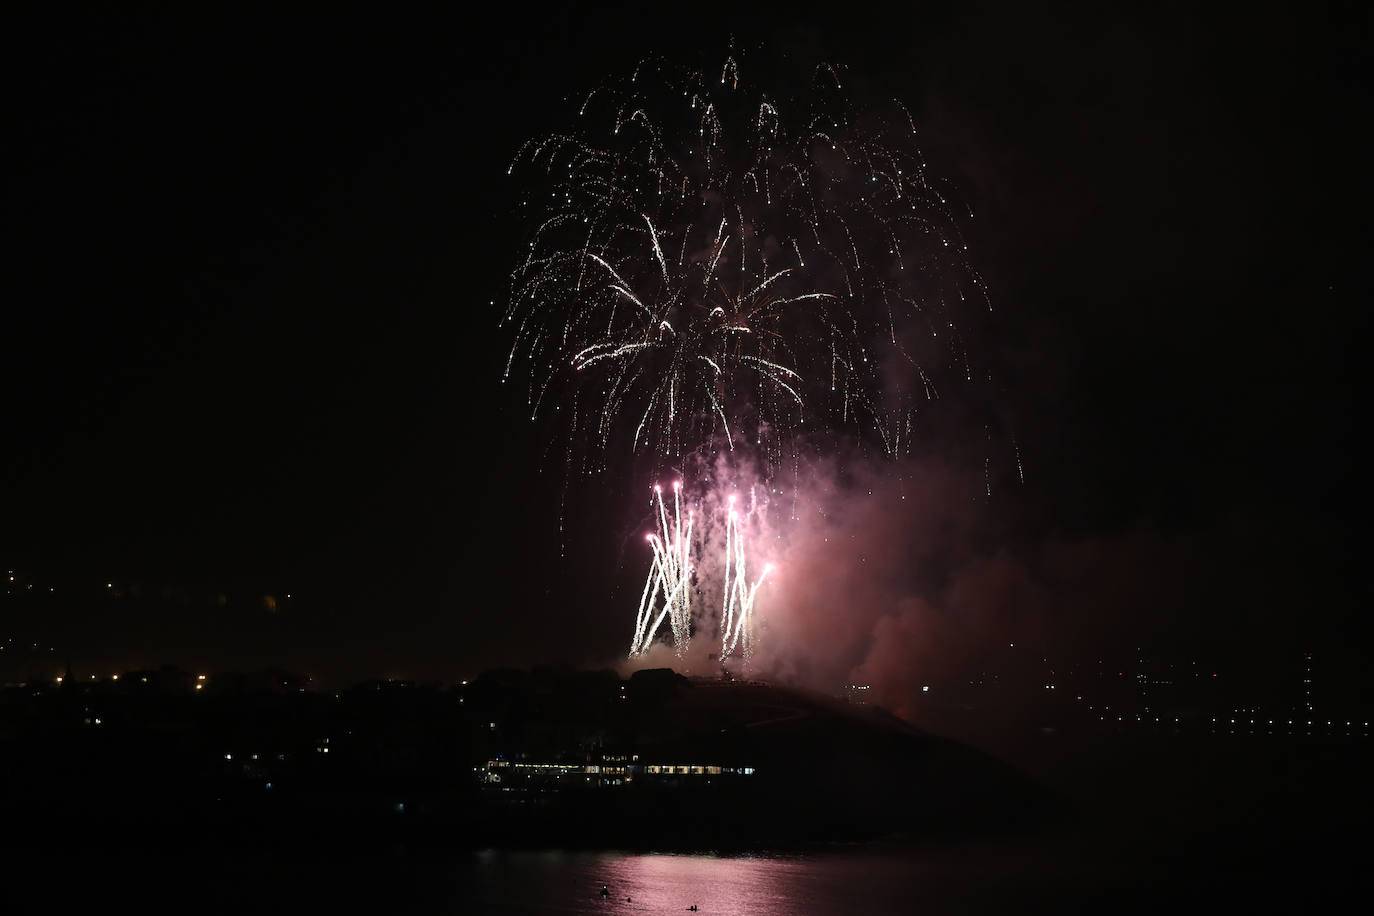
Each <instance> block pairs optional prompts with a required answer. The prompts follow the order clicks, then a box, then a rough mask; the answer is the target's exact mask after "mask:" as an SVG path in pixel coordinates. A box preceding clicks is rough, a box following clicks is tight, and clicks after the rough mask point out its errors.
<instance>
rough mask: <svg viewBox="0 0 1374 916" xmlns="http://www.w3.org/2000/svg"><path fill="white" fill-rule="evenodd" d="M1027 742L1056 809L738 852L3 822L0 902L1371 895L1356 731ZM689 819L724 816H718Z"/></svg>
mask: <svg viewBox="0 0 1374 916" xmlns="http://www.w3.org/2000/svg"><path fill="white" fill-rule="evenodd" d="M1043 751H1044V753H1043V754H1041V756H1039V757H1036V756H1034V755H1031V754H1029V753H1028V754H1027V755H1025V760H1026V761H1028V765H1029V766H1030V768H1031V769H1032V770H1033V771H1034V772H1035V775H1036V776H1037V777H1039V778H1041V780H1042V781H1043V782H1045V783H1046V784H1050V785H1053V786H1054V787H1055V788H1056V789H1057V790H1074V793H1073V794H1074V800H1075V803H1076V804H1077V805H1078V808H1079V814H1078V816H1076V817H1074V818H1072V819H1070V820H1067V821H1062V822H1058V823H1053V824H1045V825H1042V826H1040V827H1038V828H1034V829H1027V830H1023V831H1022V832H1019V833H1013V834H1003V835H997V836H993V835H983V836H957V835H949V834H943V835H939V836H926V837H922V838H892V839H887V840H884V841H881V842H872V843H865V844H862V845H834V846H810V847H804V848H798V849H792V850H760V851H756V852H753V853H750V854H713V853H711V852H710V851H700V852H696V853H692V854H684V853H672V852H667V851H663V852H655V851H646V850H645V844H651V845H650V848H652V846H656V845H658V840H656V839H655V840H649V839H647V838H638V837H633V836H628V837H626V842H625V845H626V846H627V847H634V846H639V847H640V848H639V849H638V850H636V851H625V850H622V851H616V850H606V851H574V850H576V849H577V847H578V846H580V845H583V844H582V843H581V842H580V838H579V837H577V836H569V837H567V838H566V842H561V843H556V844H554V845H558V846H561V847H563V848H562V849H547V848H545V849H534V850H510V849H505V850H502V849H483V848H481V838H480V837H471V836H468V837H456V838H453V839H452V841H451V842H450V841H449V840H447V839H444V838H440V841H438V842H435V841H434V838H432V837H431V838H430V839H428V840H426V841H424V842H415V841H414V840H413V839H412V838H408V837H407V836H405V835H404V833H403V832H402V831H399V830H398V831H395V832H393V831H391V830H390V829H370V830H369V831H367V832H365V833H357V834H350V835H348V836H347V837H341V836H339V835H337V834H332V833H331V831H330V829H329V828H328V827H325V826H324V825H319V826H314V825H310V824H306V825H304V826H302V825H300V824H295V825H293V826H292V827H291V828H289V829H286V828H283V829H273V828H264V829H263V830H262V831H261V833H260V834H250V835H237V836H235V837H233V838H225V837H216V836H214V835H213V831H210V830H207V831H196V830H188V831H185V832H184V833H182V832H178V833H177V834H176V835H167V836H163V837H160V838H158V839H157V841H156V842H154V843H152V844H149V843H148V842H147V841H146V838H145V839H144V840H141V841H132V840H130V839H129V838H128V837H126V836H125V835H123V833H122V832H121V830H120V829H119V827H118V825H108V824H106V825H103V826H102V827H100V828H99V829H98V831H97V830H95V829H94V828H92V827H91V826H90V825H87V824H82V823H80V822H78V821H71V822H63V823H57V824H49V825H46V827H47V829H45V830H43V831H42V833H41V835H38V834H31V833H28V832H27V831H25V830H24V829H23V828H22V827H19V826H18V825H9V826H10V828H11V829H9V830H8V831H6V836H7V843H6V848H5V850H4V851H5V855H4V857H3V860H0V861H2V862H3V866H4V868H2V869H0V873H3V877H4V897H3V900H0V912H30V911H36V909H35V907H41V908H43V909H44V910H45V911H46V910H52V909H57V910H61V911H64V912H76V911H80V910H96V909H98V910H99V911H102V912H107V911H108V912H113V911H125V910H127V909H128V908H129V907H130V906H131V905H132V906H133V907H134V908H135V911H139V912H149V913H151V912H196V913H206V912H234V913H268V912H291V913H332V912H349V913H354V912H357V913H384V914H391V913H412V912H414V913H427V914H446V913H491V914H503V913H504V914H525V913H529V914H536V913H569V914H581V913H596V914H605V913H681V912H688V911H689V910H688V907H690V906H692V905H696V906H697V908H698V909H697V912H700V913H715V914H756V916H774V914H797V913H805V914H812V916H836V914H848V913H863V914H887V913H893V914H898V913H901V914H905V913H913V914H930V916H939V914H955V913H1103V914H1106V913H1112V914H1119V913H1194V912H1202V913H1207V912H1213V913H1245V914H1253V913H1271V912H1272V913H1328V912H1332V913H1336V912H1340V913H1343V912H1363V911H1364V910H1365V908H1366V907H1367V904H1368V903H1369V899H1368V898H1369V897H1370V896H1371V893H1370V884H1369V881H1368V880H1367V878H1366V874H1367V871H1368V869H1367V859H1368V858H1369V851H1370V849H1371V844H1370V840H1369V833H1370V828H1371V817H1370V815H1371V807H1370V804H1369V800H1370V790H1369V786H1370V774H1371V772H1374V767H1371V754H1370V745H1369V742H1368V741H1366V740H1363V739H1361V740H1356V741H1350V742H1344V743H1339V742H1338V743H1327V744H1321V745H1312V744H1305V743H1294V742H1287V741H1285V742H1282V743H1279V742H1254V741H1248V740H1242V739H1236V740H1229V739H1226V740H1223V739H1215V740H1213V739H1208V740H1205V741H1201V742H1199V741H1196V740H1186V741H1185V740H1181V739H1180V740H1174V739H1169V738H1166V737H1149V738H1145V739H1139V740H1136V739H1128V738H1125V737H1120V736H1113V737H1108V738H1104V739H1102V740H1100V741H1075V742H1073V743H1063V744H1049V745H1047V746H1046V747H1045V748H1044V749H1043ZM931 791H940V787H939V786H937V785H933V786H931ZM698 816H700V817H703V818H718V819H720V820H721V822H722V823H724V824H727V825H728V824H729V823H730V817H731V813H730V811H729V810H710V809H707V810H702V811H700V812H699V815H698ZM665 826H666V827H668V828H669V829H668V830H666V832H665V834H664V835H669V836H671V834H672V831H671V829H670V828H671V825H665ZM602 885H606V886H607V889H608V891H609V894H608V896H607V897H606V898H602V897H601V895H600V889H601V887H602ZM626 898H630V899H629V900H627V899H626ZM1355 901H1359V902H1358V904H1355V903H1354V902H1355ZM1352 904H1354V905H1353V906H1352ZM11 905H13V906H11Z"/></svg>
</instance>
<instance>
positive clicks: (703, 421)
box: [503, 57, 987, 473]
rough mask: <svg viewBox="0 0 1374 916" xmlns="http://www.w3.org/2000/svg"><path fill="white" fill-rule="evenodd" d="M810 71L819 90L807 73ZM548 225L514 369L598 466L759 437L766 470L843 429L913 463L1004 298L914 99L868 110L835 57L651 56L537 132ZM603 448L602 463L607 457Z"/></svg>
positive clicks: (537, 175) (536, 217) (513, 303)
mask: <svg viewBox="0 0 1374 916" xmlns="http://www.w3.org/2000/svg"><path fill="white" fill-rule="evenodd" d="M804 82H806V81H804ZM511 171H512V173H515V172H518V173H519V174H520V175H521V176H522V179H525V180H526V181H527V186H528V196H527V197H526V199H525V201H524V203H523V206H524V207H525V208H526V210H527V212H528V213H529V215H530V216H529V219H530V225H531V226H532V233H531V236H530V238H529V240H528V245H527V247H526V249H525V251H524V256H523V258H522V260H521V261H520V263H519V264H518V266H517V267H516V268H515V270H514V271H513V272H512V275H511V294H510V300H509V302H508V304H507V307H506V310H505V314H504V317H503V324H504V325H506V326H507V327H508V328H509V329H510V331H511V333H512V335H513V341H512V346H511V349H510V352H509V356H508V358H507V361H506V369H505V377H506V378H507V379H511V380H523V381H524V382H526V383H527V384H528V407H529V411H530V416H531V419H536V418H538V417H540V416H544V417H548V418H550V419H553V420H555V421H556V424H557V425H558V426H560V427H561V429H560V430H559V435H560V436H561V437H562V438H564V439H565V440H566V442H567V444H568V449H569V461H570V462H571V461H572V459H573V456H579V457H578V461H579V462H580V463H581V466H583V467H585V468H586V469H587V470H588V471H592V470H596V469H599V468H601V467H604V466H605V456H606V455H607V454H608V452H609V451H610V450H611V449H612V447H613V446H614V445H616V444H617V443H624V444H627V445H628V447H629V450H630V451H631V452H635V453H639V454H647V455H649V456H651V458H652V461H653V462H654V464H655V465H656V469H657V467H661V466H662V465H664V464H666V463H668V462H672V461H676V460H679V459H680V458H681V457H682V456H684V455H687V454H690V453H694V452H701V451H703V450H718V449H727V450H733V449H740V448H745V449H748V450H751V451H753V452H755V453H757V454H758V456H759V458H760V460H761V467H762V468H763V469H764V471H765V473H766V472H767V471H768V469H770V468H772V467H776V466H778V465H779V464H780V463H781V462H783V461H784V460H785V459H787V458H788V457H795V456H796V455H797V452H798V450H799V448H800V447H801V446H802V443H803V442H810V443H813V444H814V445H816V446H820V445H822V444H824V442H825V441H826V440H829V439H833V438H835V437H837V436H840V435H849V436H852V437H853V438H855V439H856V440H858V441H861V442H867V443H871V444H873V445H874V446H876V447H877V448H878V449H880V450H881V452H882V453H884V454H887V455H891V456H898V455H902V454H905V453H907V452H908V451H909V449H910V447H911V442H912V437H913V430H914V427H915V423H916V415H917V412H918V410H919V409H920V407H921V406H922V405H923V404H924V403H925V402H927V401H930V400H933V399H935V398H938V397H939V396H940V392H941V386H942V385H943V384H944V383H945V381H946V380H948V379H949V378H955V379H959V380H962V381H973V380H974V379H975V376H976V371H975V368H974V367H973V366H972V365H971V364H970V359H969V353H968V348H967V347H966V345H965V341H964V335H963V333H962V331H961V324H960V319H961V318H962V317H963V315H964V314H965V313H967V312H969V311H970V310H971V309H972V308H973V307H974V306H975V305H976V306H978V307H981V308H984V309H986V305H987V299H986V297H985V295H984V293H983V290H982V284H981V281H980V280H979V278H978V276H977V275H976V274H975V273H974V272H973V270H972V269H971V268H970V267H969V265H968V263H967V261H966V260H965V258H964V251H965V246H964V243H963V241H962V238H961V236H960V234H959V232H958V230H957V227H956V225H955V220H954V218H953V214H952V207H951V205H950V203H949V201H948V200H947V199H946V197H945V195H944V194H943V193H942V192H941V191H940V190H939V189H938V187H937V186H936V185H935V184H934V183H933V182H932V181H931V180H929V178H928V177H927V174H926V168H925V161H924V159H923V157H922V155H921V151H920V149H919V148H918V146H917V145H916V136H915V127H914V124H913V123H912V120H911V118H910V116H909V114H908V113H907V111H906V109H905V108H903V107H902V106H901V105H900V104H898V103H892V104H889V105H885V106H878V107H875V108H872V109H864V110H860V109H859V108H857V107H856V106H855V105H853V104H851V102H850V100H849V98H848V95H847V94H846V91H845V88H844V86H843V85H842V81H841V79H840V76H839V72H838V71H837V69H836V68H834V67H831V66H826V65H823V66H821V67H819V68H817V69H816V71H815V73H814V74H813V76H812V78H811V79H810V80H809V86H804V87H803V89H802V91H800V92H799V93H796V94H795V95H783V94H768V93H765V92H762V91H759V90H754V89H750V88H748V87H747V86H745V85H743V84H741V82H740V80H739V67H738V65H737V62H736V61H735V59H734V58H733V57H731V58H729V59H727V60H726V61H725V63H724V65H723V67H722V68H721V69H720V70H719V71H711V72H709V73H708V72H704V71H697V70H690V69H684V68H679V67H675V66H671V65H669V64H667V63H665V62H661V61H645V62H642V63H641V64H640V65H639V66H638V67H637V68H636V69H635V71H634V72H633V74H631V75H630V76H629V77H628V78H626V79H624V80H621V81H618V82H608V83H606V84H604V85H602V86H600V87H598V88H597V89H595V90H594V91H592V92H591V93H590V94H588V95H587V96H586V97H585V98H584V99H583V101H582V103H581V105H580V106H579V108H578V111H577V117H576V118H575V119H574V121H573V123H572V124H571V125H570V126H569V127H568V128H567V129H565V130H562V131H559V132H556V133H553V134H550V135H548V136H545V137H541V138H536V139H533V140H530V141H528V142H527V143H526V144H525V145H524V146H523V147H522V148H521V150H520V152H519V153H518V155H517V156H516V158H515V161H514V162H513V163H512V166H511ZM597 456H600V457H597Z"/></svg>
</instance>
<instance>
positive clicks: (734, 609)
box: [720, 496, 773, 664]
mask: <svg viewBox="0 0 1374 916" xmlns="http://www.w3.org/2000/svg"><path fill="white" fill-rule="evenodd" d="M772 570H773V566H772V564H771V563H770V564H767V565H765V566H764V567H763V574H762V575H760V576H759V577H758V579H757V580H756V581H755V582H754V584H753V585H750V584H749V576H748V573H747V572H746V569H745V557H744V534H743V532H742V531H741V530H740V525H739V513H738V512H737V511H736V510H735V497H733V496H731V497H730V508H729V511H728V514H727V516H726V520H725V596H724V601H723V604H722V607H721V618H720V620H721V641H720V660H721V664H724V663H725V660H726V659H727V658H729V657H730V656H732V655H734V654H735V652H736V651H738V652H739V654H740V655H741V656H742V657H743V658H744V660H745V661H746V662H747V661H748V660H749V657H750V656H751V655H752V654H753V650H754V626H753V624H754V598H755V596H757V595H758V591H759V586H761V585H763V580H764V579H766V578H768V574H769V573H770V572H772Z"/></svg>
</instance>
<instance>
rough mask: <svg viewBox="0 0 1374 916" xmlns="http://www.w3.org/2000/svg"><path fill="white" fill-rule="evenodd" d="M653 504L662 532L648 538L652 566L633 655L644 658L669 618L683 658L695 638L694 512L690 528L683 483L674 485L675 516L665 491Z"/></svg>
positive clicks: (659, 492) (659, 490)
mask: <svg viewBox="0 0 1374 916" xmlns="http://www.w3.org/2000/svg"><path fill="white" fill-rule="evenodd" d="M654 501H655V502H656V503H657V507H658V520H659V533H658V534H649V535H647V536H646V539H647V540H648V542H649V546H650V548H652V550H653V565H652V566H650V568H649V578H648V580H647V581H645V583H644V593H643V595H642V596H641V597H640V599H639V614H638V616H637V617H636V618H635V633H634V639H633V640H632V641H631V642H630V655H631V657H633V656H636V655H643V654H644V653H645V652H647V651H649V647H650V646H651V645H653V642H654V638H655V637H656V636H657V635H658V631H659V628H660V627H661V626H662V625H663V621H664V619H665V618H666V619H667V620H668V624H669V628H670V629H671V631H672V634H673V645H674V646H675V647H676V649H677V652H678V654H679V655H681V654H682V653H683V652H684V651H686V649H687V644H688V643H689V642H690V640H691V638H692V601H691V575H692V523H693V520H694V519H693V513H692V511H691V510H690V509H689V510H688V511H687V525H686V527H685V528H684V526H683V524H682V482H681V481H678V482H676V483H674V484H673V517H672V521H671V522H670V521H669V520H668V509H667V507H666V505H665V504H664V501H663V488H662V487H660V486H655V487H654Z"/></svg>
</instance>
